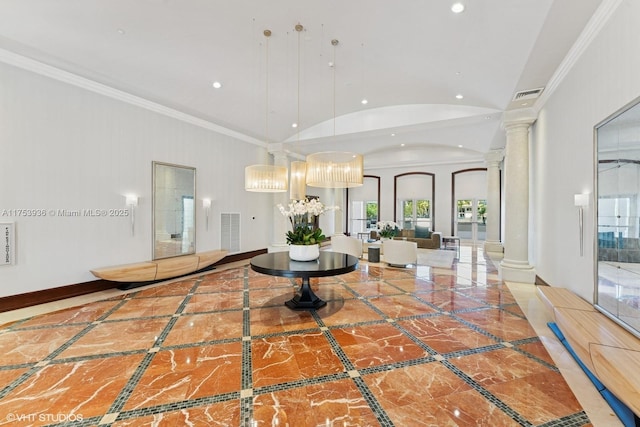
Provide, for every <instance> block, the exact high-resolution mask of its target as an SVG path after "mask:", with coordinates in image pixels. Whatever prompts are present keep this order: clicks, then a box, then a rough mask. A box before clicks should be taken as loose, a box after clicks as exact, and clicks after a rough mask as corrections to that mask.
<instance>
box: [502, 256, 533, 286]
mask: <svg viewBox="0 0 640 427" xmlns="http://www.w3.org/2000/svg"><path fill="white" fill-rule="evenodd" d="M500 279H501V280H503V281H505V282H518V283H528V284H535V283H536V270H535V269H534V268H533V267H532V266H530V265H529V263H528V262H521V261H511V260H506V259H505V260H502V262H501V263H500Z"/></svg>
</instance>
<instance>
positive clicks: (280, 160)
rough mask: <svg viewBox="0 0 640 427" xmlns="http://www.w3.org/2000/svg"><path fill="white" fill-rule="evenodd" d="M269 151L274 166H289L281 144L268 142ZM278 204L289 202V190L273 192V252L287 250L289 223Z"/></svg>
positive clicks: (285, 204)
mask: <svg viewBox="0 0 640 427" xmlns="http://www.w3.org/2000/svg"><path fill="white" fill-rule="evenodd" d="M269 153H270V154H271V155H273V164H274V165H275V166H285V167H287V168H288V167H289V159H288V158H287V153H286V152H285V151H284V149H283V146H282V144H269ZM278 204H282V205H284V206H287V205H288V204H289V190H287V191H285V192H284V193H273V236H272V239H273V240H272V242H271V246H272V248H271V250H272V251H274V252H277V251H286V250H288V246H287V239H286V236H285V234H286V233H287V230H288V228H287V227H288V224H289V223H288V220H287V218H285V217H284V216H283V215H282V214H281V213H280V210H279V209H278Z"/></svg>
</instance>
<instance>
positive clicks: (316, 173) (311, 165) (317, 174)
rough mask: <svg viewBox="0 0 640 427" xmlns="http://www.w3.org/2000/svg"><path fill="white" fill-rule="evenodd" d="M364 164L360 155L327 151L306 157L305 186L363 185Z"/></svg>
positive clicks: (334, 124) (349, 186) (334, 120)
mask: <svg viewBox="0 0 640 427" xmlns="http://www.w3.org/2000/svg"><path fill="white" fill-rule="evenodd" d="M338 43H339V42H338V40H336V39H333V40H331V45H332V46H333V137H334V139H335V137H336V46H337V45H338ZM363 176H364V162H363V158H362V155H361V154H357V153H351V152H343V151H327V152H322V153H314V154H309V155H308V156H307V178H306V181H307V185H308V186H310V187H321V188H351V187H359V186H361V185H362V184H363Z"/></svg>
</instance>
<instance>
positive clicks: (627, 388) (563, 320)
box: [537, 286, 640, 416]
mask: <svg viewBox="0 0 640 427" xmlns="http://www.w3.org/2000/svg"><path fill="white" fill-rule="evenodd" d="M537 291H538V296H539V298H540V299H541V300H542V302H543V303H544V304H545V306H546V307H547V309H548V310H549V311H550V313H551V315H552V317H553V318H554V320H555V322H556V324H557V325H558V327H559V328H560V330H561V331H562V334H563V335H564V337H565V338H566V340H567V341H568V342H569V344H570V345H571V347H572V349H573V350H574V352H575V353H576V354H577V356H578V357H579V358H580V360H581V362H582V363H583V364H584V365H585V366H586V367H587V368H588V369H589V370H590V371H591V372H592V373H593V374H594V375H595V376H596V377H597V378H598V380H599V381H600V382H601V383H602V384H604V386H605V387H606V388H607V389H608V390H609V391H610V392H612V393H613V394H614V395H615V396H616V397H617V398H618V399H619V400H620V401H622V402H623V403H624V404H625V405H627V406H628V408H629V409H630V410H631V411H633V412H634V413H635V414H636V416H640V340H639V339H638V338H636V337H635V336H633V335H632V334H631V333H630V332H628V331H626V330H625V329H623V328H622V327H621V326H620V325H618V324H617V323H615V322H614V321H613V320H611V319H609V318H608V317H607V316H605V315H604V314H602V313H601V312H599V311H597V310H596V309H595V308H594V307H593V306H592V305H591V304H590V303H588V302H587V301H585V300H583V299H582V298H580V297H579V296H578V295H576V294H575V293H573V292H572V291H570V290H569V289H566V288H555V287H549V286H538V289H537Z"/></svg>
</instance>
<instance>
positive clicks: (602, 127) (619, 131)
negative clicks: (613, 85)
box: [594, 99, 640, 337]
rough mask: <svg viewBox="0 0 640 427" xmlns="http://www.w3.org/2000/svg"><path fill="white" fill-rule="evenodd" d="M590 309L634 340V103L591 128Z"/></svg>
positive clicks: (638, 150) (638, 135) (639, 126)
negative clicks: (593, 146)
mask: <svg viewBox="0 0 640 427" xmlns="http://www.w3.org/2000/svg"><path fill="white" fill-rule="evenodd" d="M595 141H596V158H597V173H596V180H597V182H596V186H595V188H596V189H597V201H598V206H597V222H596V227H597V242H598V243H597V248H596V257H597V261H596V270H597V271H596V275H595V276H596V278H597V281H596V289H595V296H594V300H595V306H596V308H597V309H598V310H600V311H601V312H603V313H604V314H606V315H607V316H609V317H610V318H611V319H613V320H615V321H616V322H618V323H619V324H620V325H621V326H623V327H624V328H625V329H627V330H628V331H630V332H631V333H633V334H634V335H636V336H638V337H640V99H638V100H636V101H634V102H633V103H631V104H629V105H627V106H625V107H624V108H622V109H620V110H619V111H617V112H616V113H614V114H613V115H611V116H610V117H608V118H607V119H606V120H604V121H603V122H601V123H600V124H598V125H597V126H596V128H595Z"/></svg>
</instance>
